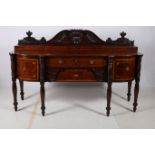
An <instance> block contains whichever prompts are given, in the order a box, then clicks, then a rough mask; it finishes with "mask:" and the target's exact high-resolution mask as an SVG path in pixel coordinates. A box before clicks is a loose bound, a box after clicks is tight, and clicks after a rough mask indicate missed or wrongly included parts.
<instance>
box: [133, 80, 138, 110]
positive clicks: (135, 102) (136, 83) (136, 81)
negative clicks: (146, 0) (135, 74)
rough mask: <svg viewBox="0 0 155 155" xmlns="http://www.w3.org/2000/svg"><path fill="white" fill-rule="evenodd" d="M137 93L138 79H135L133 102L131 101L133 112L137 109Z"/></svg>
mask: <svg viewBox="0 0 155 155" xmlns="http://www.w3.org/2000/svg"><path fill="white" fill-rule="evenodd" d="M138 94H139V80H135V89H134V103H133V111H134V112H136V110H137V105H138V103H137V101H138Z"/></svg>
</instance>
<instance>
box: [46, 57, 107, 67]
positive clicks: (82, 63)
mask: <svg viewBox="0 0 155 155" xmlns="http://www.w3.org/2000/svg"><path fill="white" fill-rule="evenodd" d="M105 65H106V61H105V60H104V59H102V58H89V57H86V58H62V57H58V58H49V59H47V66H48V67H62V68H65V67H70V68H72V67H103V66H105Z"/></svg>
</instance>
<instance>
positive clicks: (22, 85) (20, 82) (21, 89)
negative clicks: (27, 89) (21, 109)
mask: <svg viewBox="0 0 155 155" xmlns="http://www.w3.org/2000/svg"><path fill="white" fill-rule="evenodd" d="M19 84H20V96H21V99H22V100H24V81H22V80H19Z"/></svg>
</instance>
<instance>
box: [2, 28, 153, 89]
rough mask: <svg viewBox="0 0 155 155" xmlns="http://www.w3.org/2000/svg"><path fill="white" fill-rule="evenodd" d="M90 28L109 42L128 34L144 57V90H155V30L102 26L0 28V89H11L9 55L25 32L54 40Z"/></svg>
mask: <svg viewBox="0 0 155 155" xmlns="http://www.w3.org/2000/svg"><path fill="white" fill-rule="evenodd" d="M75 28H78V29H89V30H92V31H93V32H95V33H96V34H97V35H98V36H99V37H100V38H101V39H103V40H106V39H107V38H108V37H111V38H112V39H116V38H118V37H119V33H120V32H121V31H125V32H127V37H128V38H129V39H130V40H135V45H136V46H138V47H139V52H142V53H143V54H144V57H143V61H142V75H141V86H142V87H155V60H154V58H155V27H148V26H146V27H142V26H137V27H135V26H132V27H123V26H109V27H107V26H100V27H96V26H94V27H90V26H86V27H80V26H76V27H75V26H74V27H71V26H70V27H66V26H65V27H62V26H60V27H59V26H58V27H53V26H50V27H49V26H48V27H30V26H27V27H21V26H17V27H16V26H8V27H7V26H5V27H0V70H1V72H0V88H4V87H10V83H11V70H10V57H9V52H11V51H13V49H14V45H16V44H17V42H18V39H23V37H25V36H26V34H25V32H26V31H28V30H31V31H32V32H33V33H34V34H33V36H34V37H36V38H37V39H40V38H41V37H43V36H44V37H45V38H46V39H50V38H52V37H53V36H54V35H55V34H56V33H57V32H59V31H61V30H63V29H75Z"/></svg>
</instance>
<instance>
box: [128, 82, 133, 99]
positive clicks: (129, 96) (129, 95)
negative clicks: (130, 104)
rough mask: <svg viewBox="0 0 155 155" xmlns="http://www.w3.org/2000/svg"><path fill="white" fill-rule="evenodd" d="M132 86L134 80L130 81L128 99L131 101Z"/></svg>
mask: <svg viewBox="0 0 155 155" xmlns="http://www.w3.org/2000/svg"><path fill="white" fill-rule="evenodd" d="M131 86H132V81H129V82H128V93H127V100H128V101H130V99H131Z"/></svg>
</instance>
